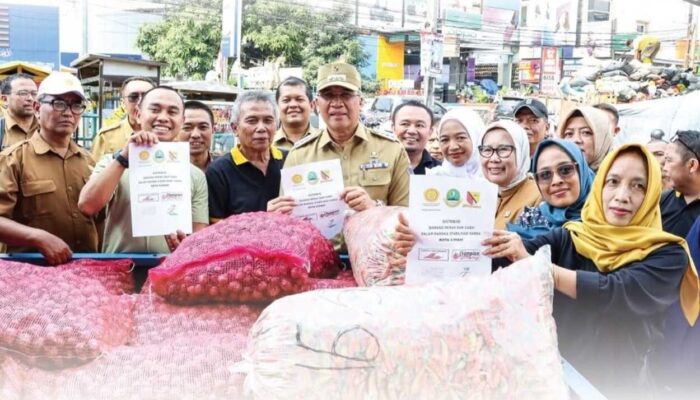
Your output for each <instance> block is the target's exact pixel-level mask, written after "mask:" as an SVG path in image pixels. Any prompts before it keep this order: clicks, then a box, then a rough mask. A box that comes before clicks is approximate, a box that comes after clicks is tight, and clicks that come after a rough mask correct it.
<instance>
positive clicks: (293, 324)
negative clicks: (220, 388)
mask: <svg viewBox="0 0 700 400" xmlns="http://www.w3.org/2000/svg"><path fill="white" fill-rule="evenodd" d="M552 298H553V282H552V277H551V272H550V267H549V261H548V253H547V254H538V255H536V256H534V257H530V258H528V259H525V260H522V261H520V262H518V263H515V264H514V265H513V266H511V267H509V268H506V269H503V270H501V271H499V272H497V273H496V274H494V275H492V276H473V277H468V278H464V279H459V280H454V281H450V282H438V283H433V284H429V285H425V286H394V287H370V288H356V289H341V290H333V291H316V292H309V293H304V294H299V295H296V296H289V297H286V298H283V299H280V300H277V301H276V302H274V303H272V304H271V305H270V306H269V307H268V308H266V309H265V311H263V313H262V314H261V316H260V318H259V319H258V321H257V322H256V324H255V325H254V326H253V328H252V330H251V338H250V342H249V344H248V348H247V350H246V352H245V356H244V360H245V361H242V362H240V363H238V364H236V366H235V369H236V370H238V371H241V372H244V373H246V374H247V376H246V381H245V389H246V394H249V395H250V396H251V397H252V398H255V399H272V398H274V399H299V398H305V399H327V398H333V399H361V398H371V399H426V398H430V399H518V398H532V399H535V398H536V399H564V398H567V396H568V392H567V387H566V384H565V382H564V378H563V369H562V365H561V358H560V356H559V352H558V349H557V339H556V332H555V326H554V319H553V318H552V315H551V313H552ZM310 307H313V310H314V311H313V312H312V313H310V312H308V309H309V308H310ZM339 316H342V317H339Z"/></svg>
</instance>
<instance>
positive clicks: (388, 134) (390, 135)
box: [367, 129, 399, 142]
mask: <svg viewBox="0 0 700 400" xmlns="http://www.w3.org/2000/svg"><path fill="white" fill-rule="evenodd" d="M367 130H368V131H369V133H371V134H373V135H374V136H379V137H380V138H383V139H386V140H391V141H392V142H398V141H399V139H398V138H397V137H396V135H394V134H393V133H391V132H384V131H375V130H374V129H367Z"/></svg>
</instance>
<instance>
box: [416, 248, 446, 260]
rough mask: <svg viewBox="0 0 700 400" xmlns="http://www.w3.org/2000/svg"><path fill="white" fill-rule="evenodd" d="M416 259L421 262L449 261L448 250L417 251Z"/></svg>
mask: <svg viewBox="0 0 700 400" xmlns="http://www.w3.org/2000/svg"><path fill="white" fill-rule="evenodd" d="M418 259H419V260H421V261H449V259H450V253H449V250H429V249H425V250H424V249H420V250H418Z"/></svg>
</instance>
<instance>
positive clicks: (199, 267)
mask: <svg viewBox="0 0 700 400" xmlns="http://www.w3.org/2000/svg"><path fill="white" fill-rule="evenodd" d="M339 265H340V260H339V258H338V255H337V254H336V253H335V251H334V250H333V246H332V244H331V243H330V242H329V241H328V240H327V239H326V238H324V237H323V236H322V235H321V233H320V232H319V231H318V229H316V227H314V226H313V225H312V224H311V223H309V222H307V221H303V220H301V219H297V218H294V217H291V216H288V215H283V214H279V213H267V212H255V213H247V214H241V215H234V216H231V217H229V218H227V219H226V220H224V221H221V222H219V223H218V224H216V225H213V226H210V227H208V228H207V229H204V230H202V231H200V232H197V233H195V234H194V235H192V236H190V237H188V238H187V239H185V240H184V241H183V242H182V243H181V244H180V246H178V248H177V249H176V250H175V251H174V252H173V253H172V254H170V255H169V256H168V257H167V258H166V259H165V261H164V262H163V263H162V264H161V265H160V266H158V267H156V268H153V269H151V270H150V271H149V275H148V276H149V280H150V282H151V284H152V285H153V291H154V292H156V293H157V294H159V295H160V296H162V297H163V298H165V299H166V300H167V301H168V302H171V303H176V304H197V303H210V302H223V303H229V302H269V301H272V300H275V299H277V298H280V297H282V296H284V295H288V294H293V293H299V292H301V291H304V290H307V289H305V288H307V287H308V279H309V278H314V279H324V278H333V277H335V276H336V275H337V274H338V271H339Z"/></svg>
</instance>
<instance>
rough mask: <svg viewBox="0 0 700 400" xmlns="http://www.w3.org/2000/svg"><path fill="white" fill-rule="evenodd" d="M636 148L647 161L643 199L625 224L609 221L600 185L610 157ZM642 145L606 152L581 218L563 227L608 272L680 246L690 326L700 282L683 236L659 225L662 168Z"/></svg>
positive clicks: (698, 309)
mask: <svg viewBox="0 0 700 400" xmlns="http://www.w3.org/2000/svg"><path fill="white" fill-rule="evenodd" d="M630 148H636V149H638V150H639V151H641V152H642V153H643V154H644V156H645V158H646V162H647V171H648V176H647V179H648V184H647V193H646V196H645V197H644V201H643V202H642V205H641V206H640V208H639V210H638V211H637V214H635V216H634V218H632V221H630V224H629V225H627V226H614V225H610V224H609V223H608V222H607V221H606V219H605V214H604V211H603V198H602V193H603V186H604V183H605V178H606V175H607V174H608V171H609V170H610V167H611V166H612V163H613V161H614V160H615V158H617V155H618V154H620V152H621V151H623V150H626V149H630ZM653 160H654V158H653V157H652V155H651V154H650V153H649V151H648V150H647V149H646V147H645V146H642V145H639V144H626V145H623V146H620V147H619V148H617V149H615V150H614V151H612V152H611V153H610V154H608V156H607V157H605V159H604V160H603V162H602V164H601V165H600V168H599V170H598V174H597V175H596V178H595V180H594V181H593V188H592V190H591V194H590V195H589V197H588V200H586V204H585V205H584V206H583V210H582V212H581V222H567V223H566V224H564V229H567V230H568V231H569V232H571V239H572V240H573V242H574V247H575V248H576V252H578V253H579V254H581V255H582V256H584V257H586V258H588V259H590V260H592V261H593V263H595V265H596V267H597V268H598V270H599V271H601V272H611V271H615V270H616V269H618V268H620V267H622V266H625V265H627V264H629V263H631V262H635V261H640V260H643V259H645V258H646V257H647V256H648V255H649V254H650V253H651V252H653V251H654V250H656V249H658V248H660V247H662V246H664V245H666V244H669V243H678V244H679V245H681V246H683V248H684V249H685V251H686V253H688V259H689V260H690V264H689V265H688V268H687V269H686V271H685V274H684V275H683V280H682V282H681V293H680V300H681V307H682V308H683V313H684V314H685V317H686V319H687V320H688V322H689V323H690V325H691V326H693V325H695V321H696V320H697V319H698V313H700V284H699V283H698V273H697V270H696V269H695V265H694V264H693V259H692V258H691V257H690V252H689V250H688V244H687V243H686V242H685V240H683V239H682V238H680V237H678V236H675V235H672V234H670V233H667V232H664V231H663V229H662V225H661V210H660V208H659V199H660V197H661V171H660V170H659V166H658V164H656V163H654V162H653Z"/></svg>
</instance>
